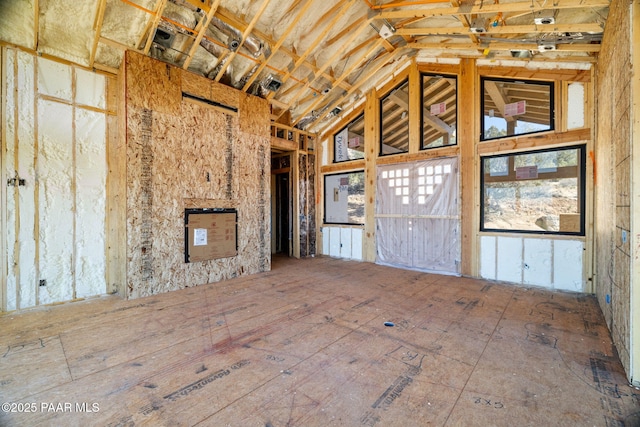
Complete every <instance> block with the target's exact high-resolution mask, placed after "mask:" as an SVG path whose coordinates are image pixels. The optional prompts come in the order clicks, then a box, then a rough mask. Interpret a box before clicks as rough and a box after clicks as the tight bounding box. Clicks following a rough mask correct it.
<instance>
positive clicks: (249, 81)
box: [242, 0, 313, 91]
mask: <svg viewBox="0 0 640 427" xmlns="http://www.w3.org/2000/svg"><path fill="white" fill-rule="evenodd" d="M312 3H313V0H304V3H303V5H302V7H301V8H300V10H298V13H297V14H296V17H295V18H294V19H293V20H292V21H291V23H290V24H289V26H288V27H287V28H286V29H285V31H284V32H283V33H282V35H281V36H280V38H279V39H278V41H276V43H275V44H274V46H273V47H271V53H270V54H269V56H268V57H267V58H265V60H264V61H263V62H262V63H261V64H260V65H259V66H258V68H257V69H256V70H255V71H254V73H253V75H252V76H251V77H250V78H249V79H247V82H246V83H245V85H244V87H243V88H242V90H243V91H247V90H249V88H250V87H251V84H252V83H253V82H254V81H255V80H256V79H257V78H258V76H259V75H260V72H261V71H262V70H264V68H265V67H266V66H267V64H268V63H269V61H270V60H271V59H272V58H274V57H275V55H276V54H277V53H278V52H279V51H280V48H281V47H282V45H283V44H284V42H285V41H286V39H287V37H289V35H290V34H291V32H292V31H293V30H294V29H295V28H296V26H297V25H298V23H299V22H300V20H301V19H302V18H303V17H304V16H305V13H306V12H307V10H309V8H310V7H311V4H312ZM297 4H299V2H298V3H297Z"/></svg>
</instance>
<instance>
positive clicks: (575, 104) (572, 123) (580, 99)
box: [567, 82, 585, 129]
mask: <svg viewBox="0 0 640 427" xmlns="http://www.w3.org/2000/svg"><path fill="white" fill-rule="evenodd" d="M567 92H568V93H567V98H568V104H569V105H568V106H567V129H579V128H582V127H584V123H585V121H584V114H585V111H584V102H585V93H584V83H577V82H576V83H571V84H569V85H568V89H567Z"/></svg>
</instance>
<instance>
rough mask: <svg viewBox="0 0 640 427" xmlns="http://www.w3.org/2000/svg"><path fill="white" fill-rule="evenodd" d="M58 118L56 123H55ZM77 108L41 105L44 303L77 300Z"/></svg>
mask: <svg viewBox="0 0 640 427" xmlns="http://www.w3.org/2000/svg"><path fill="white" fill-rule="evenodd" d="M54 117H55V120H51V119H52V118H54ZM72 128H73V108H72V107H71V106H69V105H65V104H59V103H56V102H52V101H47V100H40V101H39V102H38V165H37V173H38V177H39V179H38V195H39V200H38V204H39V213H40V215H39V216H40V236H39V243H40V259H39V263H40V277H41V279H42V280H46V286H41V287H40V302H41V303H43V304H48V303H52V302H57V301H67V300H71V299H73V265H72V260H73V232H74V231H73V228H74V224H73V220H74V217H73V210H74V195H73V192H74V191H73V172H74V171H73V134H72V132H69V129H72Z"/></svg>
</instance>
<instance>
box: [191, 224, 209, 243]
mask: <svg viewBox="0 0 640 427" xmlns="http://www.w3.org/2000/svg"><path fill="white" fill-rule="evenodd" d="M193 246H207V229H206V228H196V229H194V230H193Z"/></svg>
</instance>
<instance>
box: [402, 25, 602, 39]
mask: <svg viewBox="0 0 640 427" xmlns="http://www.w3.org/2000/svg"><path fill="white" fill-rule="evenodd" d="M602 31H603V28H602V27H601V26H600V24H595V23H585V24H551V25H504V26H499V27H495V28H490V29H489V30H487V31H486V32H485V33H482V34H483V35H487V36H492V35H496V34H549V33H602ZM396 33H397V34H398V35H406V36H421V35H431V36H436V35H454V34H458V35H468V36H470V35H474V34H475V33H473V32H472V31H471V29H469V28H464V27H458V28H451V27H444V28H434V27H427V28H399V29H398V30H396Z"/></svg>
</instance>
